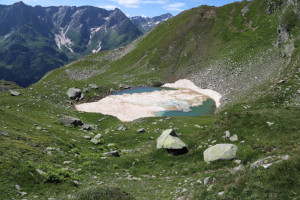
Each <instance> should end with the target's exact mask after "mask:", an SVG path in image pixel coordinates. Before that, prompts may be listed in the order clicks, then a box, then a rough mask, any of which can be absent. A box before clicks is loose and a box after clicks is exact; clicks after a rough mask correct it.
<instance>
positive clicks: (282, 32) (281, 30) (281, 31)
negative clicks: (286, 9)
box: [277, 24, 289, 44]
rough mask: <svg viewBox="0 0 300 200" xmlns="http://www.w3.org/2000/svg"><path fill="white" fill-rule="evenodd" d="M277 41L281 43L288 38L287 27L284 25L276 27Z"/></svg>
mask: <svg viewBox="0 0 300 200" xmlns="http://www.w3.org/2000/svg"><path fill="white" fill-rule="evenodd" d="M277 36H278V39H277V43H278V44H281V43H286V42H287V41H288V40H289V32H288V30H287V28H286V27H285V25H283V24H280V25H279V26H278V28H277Z"/></svg>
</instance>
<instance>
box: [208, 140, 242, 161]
mask: <svg viewBox="0 0 300 200" xmlns="http://www.w3.org/2000/svg"><path fill="white" fill-rule="evenodd" d="M237 151H238V148H237V146H236V145H234V144H216V145H214V146H212V147H210V148H208V149H206V150H205V151H204V152H203V156H204V161H205V162H212V161H216V160H231V159H234V158H235V156H236V152H237Z"/></svg>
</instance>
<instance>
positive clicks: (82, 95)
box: [75, 93, 84, 101]
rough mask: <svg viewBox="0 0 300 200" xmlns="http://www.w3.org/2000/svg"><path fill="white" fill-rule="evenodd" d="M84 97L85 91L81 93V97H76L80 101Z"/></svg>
mask: <svg viewBox="0 0 300 200" xmlns="http://www.w3.org/2000/svg"><path fill="white" fill-rule="evenodd" d="M83 99H84V94H83V93H81V94H80V97H79V98H76V99H75V100H79V101H81V100H83Z"/></svg>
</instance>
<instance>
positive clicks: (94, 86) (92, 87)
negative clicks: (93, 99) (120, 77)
mask: <svg viewBox="0 0 300 200" xmlns="http://www.w3.org/2000/svg"><path fill="white" fill-rule="evenodd" d="M89 88H91V89H93V90H97V89H98V88H99V87H98V86H97V85H96V84H89Z"/></svg>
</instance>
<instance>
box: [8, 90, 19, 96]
mask: <svg viewBox="0 0 300 200" xmlns="http://www.w3.org/2000/svg"><path fill="white" fill-rule="evenodd" d="M20 94H21V93H20V92H17V91H14V90H10V95H11V96H20Z"/></svg>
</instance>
